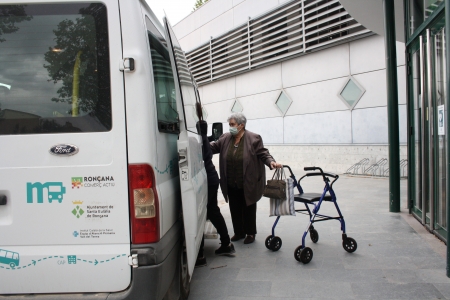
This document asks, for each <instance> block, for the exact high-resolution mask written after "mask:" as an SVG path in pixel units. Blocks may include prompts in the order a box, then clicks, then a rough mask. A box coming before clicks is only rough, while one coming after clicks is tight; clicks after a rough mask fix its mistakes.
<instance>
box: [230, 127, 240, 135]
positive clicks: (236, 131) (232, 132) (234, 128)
mask: <svg viewBox="0 0 450 300" xmlns="http://www.w3.org/2000/svg"><path fill="white" fill-rule="evenodd" d="M238 132H239V130H238V129H237V127H230V133H231V135H236V134H238Z"/></svg>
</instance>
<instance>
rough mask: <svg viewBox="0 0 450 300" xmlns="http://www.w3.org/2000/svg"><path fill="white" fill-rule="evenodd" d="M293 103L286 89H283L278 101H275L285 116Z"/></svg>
mask: <svg viewBox="0 0 450 300" xmlns="http://www.w3.org/2000/svg"><path fill="white" fill-rule="evenodd" d="M291 103H292V100H291V98H289V97H288V95H287V94H286V93H285V92H284V91H281V93H280V95H279V96H278V98H277V101H276V102H275V105H276V106H277V108H278V110H279V111H280V112H281V114H282V115H283V116H284V115H285V114H286V112H287V111H288V109H289V106H291Z"/></svg>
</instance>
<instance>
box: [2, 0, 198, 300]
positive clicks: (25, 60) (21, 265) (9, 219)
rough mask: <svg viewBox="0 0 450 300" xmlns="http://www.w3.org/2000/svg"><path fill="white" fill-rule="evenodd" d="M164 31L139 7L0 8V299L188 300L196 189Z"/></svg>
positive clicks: (194, 138)
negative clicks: (186, 299) (179, 299)
mask: <svg viewBox="0 0 450 300" xmlns="http://www.w3.org/2000/svg"><path fill="white" fill-rule="evenodd" d="M165 23H166V24H165V25H166V26H165V27H163V26H162V25H160V23H159V22H158V21H157V18H156V17H155V15H154V14H153V13H152V12H151V10H150V8H149V7H148V6H147V4H146V2H145V1H143V0H141V1H139V0H101V1H95V0H89V1H88V0H74V1H68V0H64V1H61V0H58V1H55V0H0V253H3V255H0V295H3V296H0V298H2V297H4V298H7V299H9V300H11V299H16V298H17V299H19V298H20V299H22V298H23V297H24V296H25V297H26V298H27V299H133V300H136V299H178V298H181V299H185V298H187V297H188V294H189V282H190V278H191V275H192V273H193V269H194V264H195V260H196V256H197V253H198V249H199V245H200V242H201V237H202V233H203V228H204V222H205V219H206V202H207V183H206V172H205V169H204V165H203V160H202V152H201V138H200V137H199V136H198V135H197V131H196V129H195V124H196V120H198V116H197V115H196V110H195V109H194V107H195V105H196V103H199V101H200V100H199V99H198V92H197V91H196V86H195V83H194V82H193V79H192V76H191V74H190V72H189V70H188V68H187V64H186V61H185V57H184V54H183V52H182V51H181V48H180V47H179V44H178V42H177V41H176V39H175V36H174V34H173V31H172V30H171V29H170V26H169V25H168V22H167V21H166V22H165ZM175 58H176V61H175V60H174V59H175ZM183 222H184V225H183Z"/></svg>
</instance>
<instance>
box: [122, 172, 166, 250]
mask: <svg viewBox="0 0 450 300" xmlns="http://www.w3.org/2000/svg"><path fill="white" fill-rule="evenodd" d="M128 181H129V191H130V214H131V242H132V243H133V244H146V243H154V242H157V241H159V211H158V195H157V193H156V187H155V173H154V172H153V169H152V167H150V166H149V165H146V164H142V165H129V166H128Z"/></svg>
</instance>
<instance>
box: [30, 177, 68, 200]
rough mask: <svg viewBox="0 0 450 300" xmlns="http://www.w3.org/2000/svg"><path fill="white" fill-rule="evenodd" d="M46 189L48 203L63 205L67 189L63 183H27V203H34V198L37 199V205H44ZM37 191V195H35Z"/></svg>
mask: <svg viewBox="0 0 450 300" xmlns="http://www.w3.org/2000/svg"><path fill="white" fill-rule="evenodd" d="M44 189H46V190H47V197H48V202H49V203H52V201H54V200H55V201H58V202H59V203H61V202H62V201H63V197H64V194H65V193H66V188H65V187H64V185H63V183H62V182H45V183H41V182H35V183H31V182H27V203H34V200H36V199H34V196H35V195H36V197H37V202H36V203H44ZM33 191H36V194H34V193H33Z"/></svg>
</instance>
